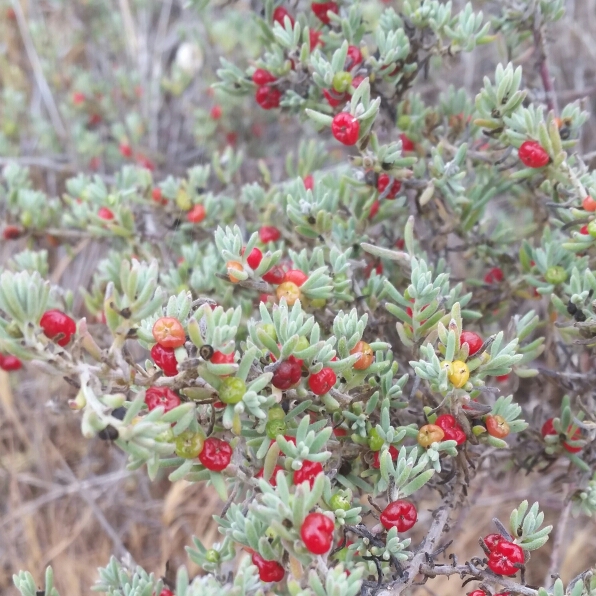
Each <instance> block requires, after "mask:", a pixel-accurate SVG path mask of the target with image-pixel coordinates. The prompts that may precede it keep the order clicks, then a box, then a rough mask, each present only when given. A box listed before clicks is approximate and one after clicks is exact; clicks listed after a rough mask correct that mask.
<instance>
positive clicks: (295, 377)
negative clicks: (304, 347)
mask: <svg viewBox="0 0 596 596" xmlns="http://www.w3.org/2000/svg"><path fill="white" fill-rule="evenodd" d="M301 378H302V361H301V360H298V359H297V358H296V357H295V356H290V357H289V358H288V359H287V360H284V361H283V362H280V363H279V365H278V367H277V368H276V369H275V372H274V373H273V378H272V379H271V384H272V385H273V386H274V387H277V388H278V389H282V390H284V391H285V390H286V389H289V388H290V387H292V385H296V383H298V382H300V379H301Z"/></svg>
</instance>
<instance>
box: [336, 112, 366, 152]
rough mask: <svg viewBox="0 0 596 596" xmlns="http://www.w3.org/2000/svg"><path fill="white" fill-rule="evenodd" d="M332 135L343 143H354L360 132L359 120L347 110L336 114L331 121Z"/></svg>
mask: <svg viewBox="0 0 596 596" xmlns="http://www.w3.org/2000/svg"><path fill="white" fill-rule="evenodd" d="M331 132H332V134H333V136H334V137H335V138H336V139H337V140H338V141H339V142H340V143H343V144H344V145H355V144H356V143H357V141H358V136H359V134H360V122H358V120H356V118H355V117H354V116H352V114H349V113H348V112H340V113H339V114H336V115H335V116H334V118H333V122H332V123H331Z"/></svg>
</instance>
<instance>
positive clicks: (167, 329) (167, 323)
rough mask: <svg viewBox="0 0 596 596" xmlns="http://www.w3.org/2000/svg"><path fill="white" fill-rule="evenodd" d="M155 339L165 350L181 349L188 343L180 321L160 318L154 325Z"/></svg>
mask: <svg viewBox="0 0 596 596" xmlns="http://www.w3.org/2000/svg"><path fill="white" fill-rule="evenodd" d="M153 338H154V339H155V341H156V342H157V343H158V344H160V345H162V346H163V347H164V348H179V347H180V346H181V345H183V344H184V342H185V341H186V334H185V332H184V327H182V323H181V322H180V321H179V320H178V319H176V318H174V317H160V318H159V319H157V321H155V323H154V324H153Z"/></svg>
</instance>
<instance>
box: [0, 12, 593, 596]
mask: <svg viewBox="0 0 596 596" xmlns="http://www.w3.org/2000/svg"><path fill="white" fill-rule="evenodd" d="M456 4H457V3H456ZM567 5H568V14H567V16H566V18H565V20H564V21H563V22H562V23H559V24H558V25H557V27H556V28H554V29H553V31H551V33H550V35H549V39H550V41H551V42H552V45H551V50H550V58H551V64H552V72H553V74H554V76H555V77H556V81H557V82H556V87H557V91H558V94H559V98H560V100H561V103H562V102H563V101H569V100H571V99H574V98H579V97H583V96H588V97H590V98H591V99H590V100H589V101H588V102H587V104H586V108H588V109H590V110H591V112H592V113H594V112H595V111H596V49H595V48H596V46H595V45H594V39H595V38H596V0H569V1H568V2H567ZM11 43H15V44H16V42H15V40H13V41H12V42H11ZM491 52H492V53H491ZM480 56H481V57H476V58H474V57H466V58H465V59H464V61H463V62H462V63H460V64H455V65H454V66H453V69H452V71H451V72H450V73H449V75H448V77H445V78H444V79H443V80H438V81H437V80H434V81H433V82H432V84H430V83H429V85H428V87H427V88H426V91H427V93H428V94H429V95H432V94H436V91H437V89H442V88H445V87H446V86H447V84H448V83H449V82H457V83H458V84H464V85H465V86H466V87H467V88H468V89H469V90H470V91H472V90H474V89H475V88H477V85H478V84H479V82H480V80H481V76H482V75H483V74H486V73H490V72H492V68H493V66H492V65H493V64H494V60H495V56H494V50H491V51H487V52H484V53H481V55H480ZM21 59H22V60H25V59H26V58H25V57H24V56H21ZM501 59H502V58H501ZM525 65H526V66H527V67H528V66H529V67H531V65H532V57H531V56H529V55H528V56H527V57H526V64H525ZM532 84H533V85H535V88H536V89H537V90H539V87H538V85H539V80H538V78H537V77H536V80H533V81H532ZM583 145H584V150H586V151H589V150H592V151H593V150H594V149H595V148H596V119H595V118H594V117H592V118H591V121H590V122H589V124H588V125H587V127H586V133H585V135H584V140H583ZM46 181H47V180H46ZM80 248H81V249H83V248H85V247H80ZM99 256H100V251H99V250H98V249H97V247H96V248H94V249H92V250H91V252H89V251H88V250H85V253H84V257H83V258H81V257H78V258H75V259H74V261H71V258H70V257H65V256H64V255H63V254H62V253H57V252H55V251H54V252H53V253H52V259H53V262H54V266H55V268H54V279H53V281H60V282H61V283H64V284H66V285H67V286H69V287H71V288H76V287H77V286H79V284H83V285H86V284H87V283H88V281H89V277H88V276H89V271H91V270H92V267H90V261H91V262H93V261H94V260H95V259H96V258H98V257H99ZM7 257H8V248H7V247H0V263H2V262H4V260H5V259H6V258H7ZM79 306H80V305H79ZM71 393H72V388H70V387H69V386H68V385H67V384H66V383H64V382H63V381H62V380H61V379H60V378H59V377H57V378H55V379H48V378H47V377H46V376H42V375H38V374H36V371H35V370H32V369H31V368H28V369H27V370H26V371H22V372H21V373H19V374H13V375H11V376H10V377H8V376H7V375H6V374H5V373H3V372H1V371H0V516H1V517H0V593H1V594H14V593H15V591H14V589H13V588H12V587H11V586H12V582H11V575H12V573H14V572H16V571H17V570H19V569H28V570H30V571H31V572H32V573H33V574H34V576H35V577H36V578H37V579H41V577H42V574H43V569H44V568H45V566H46V565H48V564H52V565H53V566H54V567H55V569H56V571H57V584H58V588H59V589H60V590H61V593H62V594H63V595H65V596H78V595H80V594H88V593H89V586H90V585H91V584H92V583H93V581H94V580H95V578H96V568H97V567H98V566H100V565H103V564H105V563H106V562H107V561H108V558H109V556H110V555H111V554H116V555H118V556H129V555H130V556H132V558H133V559H134V560H135V561H136V562H138V563H139V564H141V565H143V566H144V567H145V568H146V569H149V570H153V571H155V572H157V573H158V574H162V573H163V572H164V569H165V563H166V561H168V560H171V562H172V565H173V566H174V567H176V566H177V565H179V564H182V563H187V559H186V556H185V553H184V546H185V545H187V544H189V543H190V536H191V535H192V534H197V535H199V536H200V537H201V539H202V540H203V542H204V543H206V544H211V543H212V542H213V541H214V540H217V530H216V526H215V524H214V523H213V521H212V520H211V516H212V514H213V513H214V512H216V511H217V510H218V507H219V506H220V503H219V501H218V498H217V497H216V496H215V495H214V494H213V492H212V491H210V490H208V489H205V488H204V487H200V486H187V485H185V484H184V483H178V484H176V485H170V484H169V483H168V482H167V480H161V481H158V482H155V483H153V484H152V483H150V482H149V481H148V480H147V478H146V475H145V473H144V472H143V471H141V472H135V473H128V472H126V470H125V459H124V457H123V455H122V454H121V453H119V452H118V450H117V449H116V448H115V447H112V446H110V445H108V444H106V443H104V442H102V441H100V440H93V441H85V440H83V439H82V438H81V436H80V431H79V421H78V419H77V417H76V416H75V415H73V414H72V413H71V412H70V411H69V410H68V408H67V406H66V402H67V399H68V398H69V397H72V395H71ZM513 482H514V481H513V480H512V477H510V478H504V479H502V480H501V481H500V482H498V483H497V482H494V481H491V480H490V477H489V475H488V474H487V473H486V472H484V473H482V474H481V475H479V476H478V477H477V479H476V482H475V485H474V489H473V491H475V492H473V493H472V495H471V498H470V501H471V503H472V506H471V508H470V510H469V511H467V512H466V513H465V515H464V516H463V517H462V519H461V522H460V523H458V524H457V526H456V528H455V530H456V531H455V533H454V534H455V535H454V540H455V541H454V544H453V547H452V549H453V551H455V552H458V553H459V557H460V560H461V559H462V558H464V557H468V556H471V555H473V554H477V553H478V547H477V540H478V537H479V536H480V535H481V534H483V533H486V532H487V531H492V528H491V525H490V519H491V518H492V517H494V516H501V517H502V518H503V519H505V518H506V515H507V514H508V512H509V511H510V510H511V507H512V506H514V505H516V504H518V503H519V502H520V501H521V500H522V499H523V498H525V496H526V495H530V497H529V498H532V497H535V498H540V499H541V503H542V504H543V505H544V506H545V507H546V512H547V516H548V519H549V520H550V521H556V520H557V519H558V518H559V515H560V507H561V497H560V495H557V494H552V493H549V490H548V486H541V485H540V478H538V477H529V478H526V479H523V480H521V481H519V482H520V484H514V483H513ZM516 482H518V480H516ZM429 506H432V503H429ZM419 525H420V527H424V526H425V524H424V516H422V518H421V523H420V524H419ZM551 548H552V541H551V543H549V546H547V547H545V548H544V549H543V550H541V551H540V552H539V553H538V554H536V556H535V557H534V559H533V560H532V563H531V565H530V573H529V581H530V583H538V584H541V583H543V581H544V579H545V577H546V575H547V573H548V570H549V566H550V553H551V551H550V549H551ZM595 552H596V536H595V533H594V526H593V525H592V526H589V525H586V523H585V519H581V520H572V519H571V520H570V521H569V525H568V529H567V531H566V533H565V535H564V536H563V537H562V542H561V550H560V561H561V565H560V570H561V574H562V576H563V578H564V579H565V580H567V579H569V578H570V577H572V576H573V575H574V574H576V573H577V572H579V571H581V570H583V569H585V568H587V567H589V566H590V565H593V564H594V563H595V558H596V557H595V556H594V553H595ZM194 571H196V570H194V569H192V567H191V572H194ZM464 590H466V591H467V589H464ZM464 590H462V588H461V587H460V582H459V580H457V578H452V579H451V580H450V581H447V580H446V579H439V580H436V581H434V582H430V583H429V584H428V586H427V587H426V586H425V587H423V588H420V589H419V591H420V592H424V591H426V592H428V593H429V594H431V596H434V595H435V594H441V595H442V596H447V595H449V594H454V595H455V594H461V593H462V592H463V591H464Z"/></svg>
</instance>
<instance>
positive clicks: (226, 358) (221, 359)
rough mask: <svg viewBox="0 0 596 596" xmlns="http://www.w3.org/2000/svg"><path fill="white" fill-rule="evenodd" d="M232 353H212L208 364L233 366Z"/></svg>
mask: <svg viewBox="0 0 596 596" xmlns="http://www.w3.org/2000/svg"><path fill="white" fill-rule="evenodd" d="M234 357H235V356H234V352H232V353H231V354H224V353H222V352H219V351H215V352H213V355H212V356H211V359H210V360H209V362H211V363H213V364H233V363H234Z"/></svg>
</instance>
